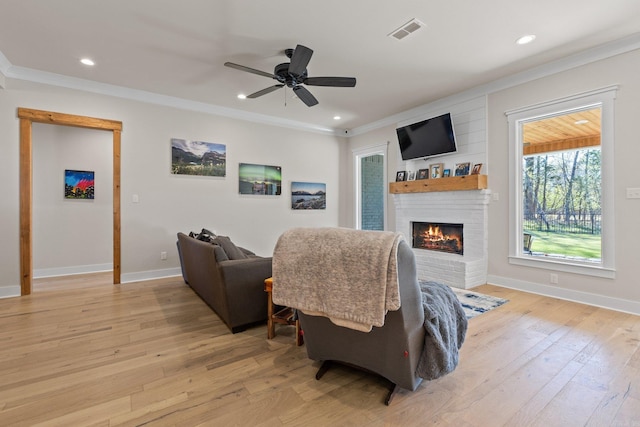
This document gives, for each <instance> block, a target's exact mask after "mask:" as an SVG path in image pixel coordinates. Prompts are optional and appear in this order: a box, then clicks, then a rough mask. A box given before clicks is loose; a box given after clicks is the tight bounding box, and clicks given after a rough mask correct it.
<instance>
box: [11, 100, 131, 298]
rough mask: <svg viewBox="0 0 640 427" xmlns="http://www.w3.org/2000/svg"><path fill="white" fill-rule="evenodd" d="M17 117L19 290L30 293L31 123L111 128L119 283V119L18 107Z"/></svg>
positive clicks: (115, 263) (117, 277) (115, 281)
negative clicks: (18, 137) (18, 125)
mask: <svg viewBox="0 0 640 427" xmlns="http://www.w3.org/2000/svg"><path fill="white" fill-rule="evenodd" d="M18 118H19V119H20V294H21V295H29V294H30V293H31V281H32V275H33V246H32V219H33V218H32V215H33V141H32V124H33V123H45V124H50V125H60V126H73V127H80V128H86V129H96V130H105V131H111V132H113V284H114V285H116V284H119V283H120V138H121V133H122V122H119V121H116V120H106V119H97V118H93V117H85V116H76V115H73V114H63V113H54V112H51V111H42V110H32V109H29V108H18Z"/></svg>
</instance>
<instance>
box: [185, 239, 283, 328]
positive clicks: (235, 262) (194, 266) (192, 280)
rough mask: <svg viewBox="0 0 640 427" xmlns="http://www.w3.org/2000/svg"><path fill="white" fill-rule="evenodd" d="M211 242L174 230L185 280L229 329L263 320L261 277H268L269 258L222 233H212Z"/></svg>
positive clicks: (264, 307) (263, 296)
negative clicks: (247, 248)
mask: <svg viewBox="0 0 640 427" xmlns="http://www.w3.org/2000/svg"><path fill="white" fill-rule="evenodd" d="M212 242H213V243H212ZM212 242H205V241H201V240H198V239H196V238H194V237H190V236H188V235H186V234H184V233H178V242H177V245H178V253H179V255H180V264H181V267H182V274H183V277H184V280H185V282H186V283H187V284H188V285H189V286H190V287H191V288H192V289H193V290H194V291H195V292H196V294H198V296H200V298H202V300H203V301H204V302H206V303H207V304H208V305H209V306H210V307H211V308H212V309H213V310H214V311H215V312H216V314H218V316H220V318H221V319H222V321H224V323H225V324H226V325H227V326H228V327H229V329H230V330H231V332H232V333H236V332H241V331H243V330H245V329H246V328H247V327H249V326H251V325H253V324H256V323H262V322H264V321H266V320H267V294H266V292H265V291H264V280H265V279H266V278H268V277H271V258H270V257H269V258H265V257H259V256H256V255H255V254H254V253H253V252H251V251H248V250H246V249H244V248H241V247H238V246H235V245H234V244H233V243H232V242H231V241H230V240H229V239H228V238H227V237H224V236H215V239H214V240H213V241H212Z"/></svg>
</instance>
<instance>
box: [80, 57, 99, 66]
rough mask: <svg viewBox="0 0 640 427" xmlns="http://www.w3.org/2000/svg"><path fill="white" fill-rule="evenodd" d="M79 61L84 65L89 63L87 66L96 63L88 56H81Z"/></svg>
mask: <svg viewBox="0 0 640 427" xmlns="http://www.w3.org/2000/svg"><path fill="white" fill-rule="evenodd" d="M80 62H82V63H83V64H84V65H89V66H93V65H96V63H95V62H93V61H92V60H91V59H89V58H82V59H81V60H80Z"/></svg>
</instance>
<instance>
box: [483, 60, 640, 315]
mask: <svg viewBox="0 0 640 427" xmlns="http://www.w3.org/2000/svg"><path fill="white" fill-rule="evenodd" d="M639 69H640V50H635V51H631V52H629V53H625V54H621V55H617V56H614V57H611V58H609V59H604V60H600V61H597V62H594V63H591V64H588V65H583V66H580V67H577V68H574V69H571V70H568V71H564V72H560V73H557V74H554V75H551V76H548V77H544V78H540V79H537V80H534V81H531V82H528V83H524V84H520V85H518V86H514V87H512V88H508V89H504V90H501V91H497V92H495V93H492V94H490V95H489V98H488V112H489V116H488V118H489V163H490V164H491V174H490V176H489V182H490V186H491V189H492V190H493V191H494V192H498V193H499V194H500V200H499V201H494V202H492V204H491V205H490V211H489V231H490V235H491V238H490V241H489V253H490V258H489V280H490V282H492V283H496V284H499V285H503V286H510V287H514V288H519V289H523V290H529V291H532V292H539V293H545V294H551V295H555V296H558V297H561V298H567V299H573V300H579V301H584V302H589V303H592V304H595V305H603V306H608V307H612V308H617V309H620V310H625V311H632V312H636V313H640V287H639V286H638V275H639V274H640V267H639V266H638V260H639V257H638V254H639V253H640V249H638V244H637V242H638V241H639V240H640V222H639V221H638V218H640V200H638V199H627V198H626V188H627V187H640V175H639V174H638V167H637V164H638V159H639V158H640V139H639V133H638V115H639V114H640V107H639V105H640V80H639V79H638V76H637V70H639ZM616 84H617V85H619V90H618V93H617V98H616V100H615V148H614V165H615V182H614V185H615V194H614V200H615V202H614V204H615V205H614V211H615V254H616V262H615V270H616V278H615V279H613V280H612V279H602V278H596V277H590V276H584V275H579V274H570V273H558V276H559V283H558V285H555V286H553V287H552V286H550V285H549V274H550V272H549V271H547V270H544V269H537V268H529V267H522V266H516V265H512V264H509V262H508V259H507V255H508V232H507V227H506V224H508V223H509V221H510V218H509V211H508V209H509V197H508V188H509V179H510V177H509V174H508V168H509V159H508V152H509V150H508V147H509V145H508V144H509V133H508V124H507V119H506V117H505V111H507V110H511V109H515V108H519V107H525V106H528V105H533V104H536V103H539V102H543V101H549V100H553V99H557V98H562V97H565V96H569V95H574V94H577V93H581V92H586V91H590V90H594V89H599V88H602V87H606V86H610V85H616ZM556 273H557V272H556Z"/></svg>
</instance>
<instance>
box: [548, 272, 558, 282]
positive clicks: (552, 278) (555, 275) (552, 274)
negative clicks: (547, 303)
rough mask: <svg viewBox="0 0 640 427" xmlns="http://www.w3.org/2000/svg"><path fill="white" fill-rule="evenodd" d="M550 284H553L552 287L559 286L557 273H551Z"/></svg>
mask: <svg viewBox="0 0 640 427" xmlns="http://www.w3.org/2000/svg"><path fill="white" fill-rule="evenodd" d="M549 283H551V284H552V285H557V284H558V275H557V274H555V273H551V274H550V275H549Z"/></svg>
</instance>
